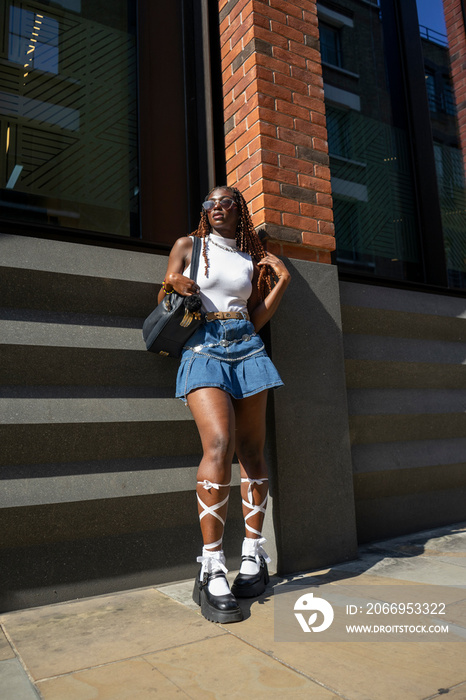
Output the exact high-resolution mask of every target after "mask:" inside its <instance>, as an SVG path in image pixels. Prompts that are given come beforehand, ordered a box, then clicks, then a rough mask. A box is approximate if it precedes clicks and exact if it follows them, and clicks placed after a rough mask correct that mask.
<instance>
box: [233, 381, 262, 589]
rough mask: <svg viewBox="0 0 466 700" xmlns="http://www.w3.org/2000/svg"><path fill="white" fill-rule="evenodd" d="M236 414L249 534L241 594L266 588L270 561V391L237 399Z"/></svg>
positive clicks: (239, 583) (245, 542)
mask: <svg viewBox="0 0 466 700" xmlns="http://www.w3.org/2000/svg"><path fill="white" fill-rule="evenodd" d="M233 405H234V408H235V416H236V454H237V455H238V459H239V462H240V466H241V496H242V502H243V516H244V525H245V530H246V533H245V535H246V536H245V538H244V540H243V547H242V562H241V568H240V573H239V575H238V576H237V577H236V579H235V582H234V585H233V589H232V590H233V593H234V594H235V595H236V596H237V597H244V598H247V597H252V596H256V595H260V594H261V593H263V592H264V590H265V586H266V584H267V582H268V580H269V578H268V571H267V564H266V562H268V561H270V559H269V558H268V556H267V554H266V553H265V551H264V550H263V549H262V544H263V543H264V542H265V540H264V538H263V537H262V526H263V522H264V516H265V508H266V505H267V497H268V484H269V482H268V475H267V474H268V473H267V465H266V463H265V459H264V445H265V427H266V426H265V412H266V406H267V391H262V392H260V393H259V394H255V395H253V396H250V397H248V398H246V399H241V400H238V401H234V402H233Z"/></svg>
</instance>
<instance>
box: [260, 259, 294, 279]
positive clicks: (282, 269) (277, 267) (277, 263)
mask: <svg viewBox="0 0 466 700" xmlns="http://www.w3.org/2000/svg"><path fill="white" fill-rule="evenodd" d="M257 264H258V266H261V265H270V267H271V268H272V270H273V271H274V273H275V275H276V276H277V277H278V279H279V280H281V279H283V281H284V282H289V280H290V279H291V275H290V273H289V272H288V270H287V268H286V265H285V263H284V262H283V261H282V260H280V258H277V256H276V255H274V254H273V253H266V254H265V257H263V258H261V259H260V261H259V262H258V263H257Z"/></svg>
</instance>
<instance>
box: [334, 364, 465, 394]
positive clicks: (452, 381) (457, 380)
mask: <svg viewBox="0 0 466 700" xmlns="http://www.w3.org/2000/svg"><path fill="white" fill-rule="evenodd" d="M345 369H346V383H347V386H348V388H349V389H352V388H355V389H383V388H387V389H466V365H463V364H459V363H457V364H441V363H435V364H433V363H430V362H394V361H390V364H389V366H388V367H387V362H384V361H382V360H365V359H346V360H345Z"/></svg>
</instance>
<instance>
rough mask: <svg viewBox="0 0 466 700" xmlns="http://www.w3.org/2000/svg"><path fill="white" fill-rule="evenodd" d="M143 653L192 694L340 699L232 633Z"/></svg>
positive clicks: (215, 698)
mask: <svg viewBox="0 0 466 700" xmlns="http://www.w3.org/2000/svg"><path fill="white" fill-rule="evenodd" d="M237 626H238V625H235V627H237ZM230 628H232V625H229V629H230ZM146 658H147V660H148V661H150V663H151V664H153V666H154V668H157V669H158V670H159V671H161V672H162V673H163V675H164V676H166V677H167V678H169V679H170V680H171V681H172V682H174V683H176V685H177V686H178V687H179V688H181V689H182V690H185V691H186V693H187V695H188V696H189V697H190V698H192V699H193V700H205V699H206V698H209V699H211V700H220V699H221V698H228V700H230V698H238V699H241V700H243V699H244V698H245V697H246V696H247V697H250V698H272V699H273V698H277V700H278V699H280V700H283V698H284V697H286V698H287V700H288V699H289V698H290V699H296V700H298V699H299V700H302V699H303V698H312V700H340V697H339V696H338V695H336V694H335V693H333V692H332V690H331V689H330V688H325V687H323V686H322V685H321V684H318V683H316V682H315V681H313V680H312V679H310V678H307V677H306V676H305V675H304V674H300V673H296V671H295V670H294V669H292V668H289V667H287V666H286V665H285V664H283V663H281V662H280V661H279V660H277V659H274V658H273V657H272V656H271V655H270V654H267V653H264V652H263V651H262V650H259V649H255V648H253V647H250V646H249V645H246V644H243V643H242V641H241V639H240V638H238V637H236V635H235V634H233V633H229V634H228V635H226V636H223V637H220V638H216V639H205V640H204V641H202V642H198V643H195V644H191V645H184V646H182V647H175V648H173V649H167V650H165V651H161V652H158V653H156V654H151V655H150V656H147V657H146Z"/></svg>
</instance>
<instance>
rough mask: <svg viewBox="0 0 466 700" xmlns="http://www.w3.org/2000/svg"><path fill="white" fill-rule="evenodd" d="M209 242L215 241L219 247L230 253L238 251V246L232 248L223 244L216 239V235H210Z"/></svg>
mask: <svg viewBox="0 0 466 700" xmlns="http://www.w3.org/2000/svg"><path fill="white" fill-rule="evenodd" d="M209 243H213V244H214V245H216V246H217V248H221V249H222V250H226V251H228V252H229V253H237V252H238V249H237V248H230V247H229V246H226V245H222V244H221V243H217V242H216V241H214V236H211V235H209Z"/></svg>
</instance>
